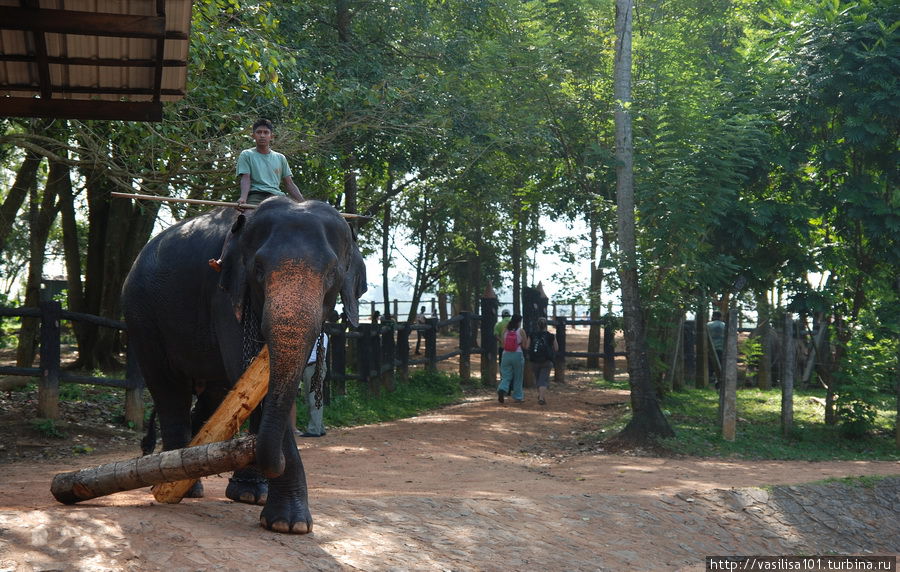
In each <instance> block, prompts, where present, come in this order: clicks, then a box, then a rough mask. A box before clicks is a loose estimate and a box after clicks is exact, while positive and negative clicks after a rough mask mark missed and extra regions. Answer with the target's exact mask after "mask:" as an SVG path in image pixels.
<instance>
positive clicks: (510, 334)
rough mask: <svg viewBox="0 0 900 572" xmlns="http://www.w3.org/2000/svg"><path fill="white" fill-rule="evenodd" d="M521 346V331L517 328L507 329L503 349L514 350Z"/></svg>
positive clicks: (506, 350)
mask: <svg viewBox="0 0 900 572" xmlns="http://www.w3.org/2000/svg"><path fill="white" fill-rule="evenodd" d="M518 348H519V332H518V331H517V330H506V334H504V335H503V351H505V352H514V351H516V350H517V349H518Z"/></svg>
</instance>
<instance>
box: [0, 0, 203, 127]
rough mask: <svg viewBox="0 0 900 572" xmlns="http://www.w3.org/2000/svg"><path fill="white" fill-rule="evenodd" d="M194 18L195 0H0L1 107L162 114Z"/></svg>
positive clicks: (180, 74) (138, 116)
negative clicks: (193, 6) (193, 0)
mask: <svg viewBox="0 0 900 572" xmlns="http://www.w3.org/2000/svg"><path fill="white" fill-rule="evenodd" d="M190 22H191V0H0V115H6V116H13V115H16V116H21V115H25V116H39V117H62V118H66V117H68V118H77V119H135V120H159V119H160V118H161V115H162V104H161V102H162V101H172V100H176V99H180V98H181V97H184V90H185V84H186V80H187V54H188V40H189V33H190Z"/></svg>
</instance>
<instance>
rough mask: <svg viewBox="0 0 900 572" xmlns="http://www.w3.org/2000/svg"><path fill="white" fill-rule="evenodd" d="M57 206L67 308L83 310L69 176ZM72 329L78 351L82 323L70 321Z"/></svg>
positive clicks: (80, 345)
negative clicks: (63, 259)
mask: <svg viewBox="0 0 900 572" xmlns="http://www.w3.org/2000/svg"><path fill="white" fill-rule="evenodd" d="M59 207H60V218H61V223H62V224H61V226H62V233H63V252H64V257H65V261H66V281H67V283H68V288H67V289H66V292H67V300H68V307H69V310H71V311H73V312H84V311H85V308H84V289H83V288H84V287H83V285H82V282H81V243H80V241H79V240H78V224H77V222H76V220H75V197H74V196H73V194H72V181H71V177H70V176H67V177H64V178H63V179H62V180H61V181H60V185H59ZM72 330H73V331H74V332H75V340H76V341H77V343H78V353H79V354H81V352H82V351H83V349H84V341H83V340H84V335H85V334H84V323H83V322H81V321H80V320H74V321H72Z"/></svg>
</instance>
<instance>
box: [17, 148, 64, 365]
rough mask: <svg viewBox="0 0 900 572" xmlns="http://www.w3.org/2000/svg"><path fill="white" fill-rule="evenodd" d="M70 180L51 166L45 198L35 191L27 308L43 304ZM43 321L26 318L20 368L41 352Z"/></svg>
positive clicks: (57, 166)
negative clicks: (54, 231)
mask: <svg viewBox="0 0 900 572" xmlns="http://www.w3.org/2000/svg"><path fill="white" fill-rule="evenodd" d="M68 176H69V170H68V169H67V168H65V166H63V165H61V164H60V163H55V162H54V163H51V164H50V172H49V174H48V175H47V184H46V185H45V187H44V193H43V196H42V197H41V198H40V201H39V200H38V196H37V195H38V193H37V189H32V191H31V200H30V207H29V217H28V218H29V263H28V282H27V285H26V287H25V306H26V307H29V308H36V307H37V306H38V305H39V304H40V302H41V280H42V278H43V274H44V260H45V258H46V254H45V253H46V251H47V239H48V238H49V236H50V229H51V227H52V226H53V221H54V220H55V219H56V213H57V211H58V209H59V205H58V204H57V202H56V196H57V189H58V188H59V184H60V180H61V179H62V178H63V177H68ZM39 328H40V320H39V319H37V318H22V328H21V330H20V333H19V346H18V348H17V350H16V364H17V365H18V366H19V367H31V365H32V364H33V363H34V357H35V353H36V352H37V338H38V329H39Z"/></svg>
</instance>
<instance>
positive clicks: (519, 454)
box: [0, 366, 900, 572]
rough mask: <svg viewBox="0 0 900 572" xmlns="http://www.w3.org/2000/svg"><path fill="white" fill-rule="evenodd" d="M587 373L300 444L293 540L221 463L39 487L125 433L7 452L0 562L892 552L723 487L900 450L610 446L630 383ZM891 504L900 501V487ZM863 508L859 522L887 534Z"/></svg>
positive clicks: (544, 563)
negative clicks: (180, 490)
mask: <svg viewBox="0 0 900 572" xmlns="http://www.w3.org/2000/svg"><path fill="white" fill-rule="evenodd" d="M474 369H475V367H474V366H473V370H474ZM589 377H590V376H579V375H571V376H570V378H569V379H568V380H567V383H566V384H564V385H560V384H552V385H551V390H550V394H549V397H548V403H547V405H546V406H540V405H538V404H537V402H536V397H535V394H534V390H530V392H529V393H527V395H526V402H525V403H523V404H513V403H509V402H507V404H506V405H500V404H499V403H497V399H496V394H494V393H493V392H492V391H489V390H485V391H484V392H482V393H480V394H476V395H472V396H469V397H467V398H466V399H465V400H463V401H461V402H460V403H458V404H456V405H453V406H450V407H447V408H444V409H441V410H438V411H433V412H429V413H427V414H424V415H421V416H419V417H415V418H411V419H406V420H401V421H396V422H391V423H383V424H378V425H370V426H363V427H354V428H348V429H330V430H329V431H328V434H327V435H326V436H325V437H322V438H320V439H302V438H301V439H298V446H299V447H300V450H301V455H302V458H303V462H304V464H305V466H306V471H307V478H308V482H309V486H310V504H311V509H312V513H313V518H314V521H315V524H314V531H313V534H310V535H304V536H290V535H281V534H276V533H272V532H268V531H266V530H264V529H262V528H260V527H259V525H258V517H259V512H260V507H255V506H250V505H243V504H237V503H233V502H231V501H229V500H227V499H226V498H225V496H224V491H225V486H226V484H227V475H217V476H213V477H209V478H207V479H205V486H206V495H207V496H206V498H203V499H187V500H184V501H182V502H181V503H180V504H178V505H162V504H158V503H156V502H155V501H154V499H153V497H152V496H151V495H150V493H149V490H148V489H141V490H135V491H129V492H122V493H117V494H114V495H110V496H107V497H103V498H99V499H95V500H92V501H88V502H83V503H80V504H78V505H73V506H64V505H61V504H59V503H57V502H56V501H55V500H54V499H53V497H52V496H51V494H50V490H49V489H50V481H51V479H52V477H53V475H54V474H56V473H58V472H65V471H71V470H76V469H79V468H84V467H89V466H93V465H98V464H102V463H106V462H112V461H116V460H124V459H128V458H131V457H134V456H136V455H135V453H136V451H137V449H138V444H137V436H136V435H135V437H134V441H133V442H121V441H118V440H112V439H111V440H110V441H109V442H108V444H107V446H99V447H97V448H95V449H94V450H93V451H92V452H91V453H90V454H88V455H82V456H78V457H74V458H72V457H70V458H61V459H54V458H50V459H33V458H24V459H16V458H7V459H5V460H3V461H0V571H5V570H9V571H31V570H42V571H48V570H79V571H80V570H85V571H87V570H90V571H99V570H129V571H130V570H166V571H167V572H176V571H194V570H227V571H230V570H234V571H244V570H259V569H268V570H498V571H499V570H526V569H537V570H703V569H704V566H703V562H704V557H705V556H708V555H713V554H772V555H782V554H815V553H819V554H822V553H829V552H830V553H834V552H835V551H837V552H841V551H842V550H843V551H853V552H858V551H860V550H862V551H871V552H875V553H887V554H896V553H898V552H900V540H898V537H896V536H895V537H894V538H893V540H891V538H887V539H884V540H871V539H870V536H867V535H864V534H862V532H860V533H859V534H857V535H856V544H850V545H848V547H847V548H842V547H841V546H836V545H834V544H833V543H834V540H833V539H829V538H830V537H827V536H820V535H818V534H817V533H816V534H812V533H809V532H804V529H803V528H802V527H801V526H800V525H799V524H796V523H795V522H794V521H793V520H792V519H793V517H785V516H784V515H783V513H782V512H779V510H780V509H777V508H776V510H775V512H774V513H772V514H774V515H775V516H774V517H772V518H774V519H775V520H772V519H769V520H759V519H756V520H748V519H750V518H751V517H752V516H753V515H751V514H749V513H748V511H747V510H744V509H740V510H739V509H736V508H735V507H734V506H729V505H728V503H726V502H724V501H722V500H721V498H723V497H721V494H722V492H721V491H722V489H731V488H742V487H755V486H760V485H793V484H798V483H808V482H812V481H817V480H821V479H824V478H827V477H845V476H854V475H900V463H896V462H817V463H810V462H769V461H766V462H756V461H745V460H722V459H695V458H671V457H656V456H649V455H648V454H647V453H641V452H633V453H632V454H627V453H626V454H623V453H616V454H611V453H609V452H606V451H604V450H603V448H602V445H598V444H597V443H598V442H597V441H596V440H594V439H591V438H589V437H588V436H589V435H592V434H596V431H597V429H598V427H599V426H600V425H601V424H602V423H603V422H604V421H605V420H608V419H609V418H611V417H612V416H615V415H618V414H619V412H620V410H621V408H622V407H623V403H625V402H626V401H627V399H628V396H627V393H626V392H623V391H617V390H603V389H599V388H597V387H595V386H593V385H591V384H589V383H588V379H589ZM897 482H898V483H900V481H897ZM897 488H898V491H900V487H897ZM755 490H756V489H755ZM754 494H755V493H754ZM891 494H894V493H891ZM890 502H893V503H894V505H893V506H895V507H900V492H897V493H896V498H895V499H894V500H893V501H889V503H890ZM771 504H772V503H769V505H771ZM857 504H859V503H857ZM764 506H765V503H764ZM888 506H891V505H890V504H888ZM863 509H864V507H863ZM864 510H865V509H864ZM770 512H771V511H770ZM872 514H875V513H870V515H869V517H868V520H867V518H866V516H865V515H862V516H859V517H858V518H859V521H860V522H862V523H863V524H861V525H860V526H862V527H864V528H865V527H869V528H872V529H873V530H880V531H884V530H885V529H884V526H885V523H884V522H882V520H883V519H882V518H881V517H875V516H871V515H872ZM895 514H896V513H895ZM892 526H894V527H895V528H896V523H894V524H893V525H892ZM871 536H872V537H873V538H876V537H878V535H876V534H873V535H871ZM882 536H883V534H882ZM888 536H890V534H889V535H888ZM860 539H862V540H860ZM823 543H824V545H823ZM860 547H862V548H860Z"/></svg>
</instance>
